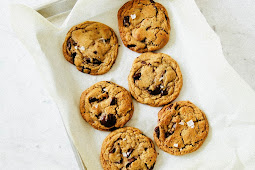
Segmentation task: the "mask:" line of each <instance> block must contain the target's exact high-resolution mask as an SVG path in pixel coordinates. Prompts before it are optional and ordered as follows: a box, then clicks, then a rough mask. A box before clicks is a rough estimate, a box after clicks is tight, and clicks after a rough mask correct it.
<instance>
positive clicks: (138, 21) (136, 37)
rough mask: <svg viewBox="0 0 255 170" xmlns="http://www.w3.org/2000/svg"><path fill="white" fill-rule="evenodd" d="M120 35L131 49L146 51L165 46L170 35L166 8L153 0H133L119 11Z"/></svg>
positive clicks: (140, 51)
mask: <svg viewBox="0 0 255 170" xmlns="http://www.w3.org/2000/svg"><path fill="white" fill-rule="evenodd" d="M118 25H119V31H120V37H121V39H122V41H123V43H124V45H125V46H126V47H128V48H129V49H131V50H133V51H136V52H139V53H144V52H148V51H155V50H158V49H161V48H163V47H164V46H165V45H166V44H167V42H168V40H169V36H170V20H169V17H168V14H167V11H166V9H165V8H164V6H162V5H161V4H159V3H157V2H154V1H153V0H133V1H128V2H127V3H125V4H124V5H123V6H122V7H121V8H120V9H119V11H118Z"/></svg>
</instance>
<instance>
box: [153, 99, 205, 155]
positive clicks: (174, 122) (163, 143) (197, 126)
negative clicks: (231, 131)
mask: <svg viewBox="0 0 255 170" xmlns="http://www.w3.org/2000/svg"><path fill="white" fill-rule="evenodd" d="M158 116H159V123H158V125H157V127H156V128H155V130H154V140H155V142H156V144H157V145H158V147H159V148H160V149H162V150H164V151H165V152H168V153H170V154H172V155H184V154H187V153H191V152H194V151H196V150H197V149H198V148H199V147H200V146H201V145H202V144H203V142H204V141H205V139H206V137H207V134H208V131H209V125H208V121H207V118H206V116H205V114H204V113H203V112H202V111H201V110H200V109H199V108H198V107H197V106H195V105H194V104H193V103H191V102H189V101H179V102H175V103H173V104H170V105H167V106H165V107H163V108H162V109H161V110H160V111H159V114H158Z"/></svg>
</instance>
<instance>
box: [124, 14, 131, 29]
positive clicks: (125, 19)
mask: <svg viewBox="0 0 255 170" xmlns="http://www.w3.org/2000/svg"><path fill="white" fill-rule="evenodd" d="M123 25H124V26H125V27H129V25H130V22H129V16H125V17H124V20H123Z"/></svg>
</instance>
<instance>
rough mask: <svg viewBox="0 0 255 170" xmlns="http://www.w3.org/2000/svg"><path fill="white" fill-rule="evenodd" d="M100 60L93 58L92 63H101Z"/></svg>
mask: <svg viewBox="0 0 255 170" xmlns="http://www.w3.org/2000/svg"><path fill="white" fill-rule="evenodd" d="M101 63H102V62H101V61H100V60H98V59H96V58H93V64H99V65H100V64H101Z"/></svg>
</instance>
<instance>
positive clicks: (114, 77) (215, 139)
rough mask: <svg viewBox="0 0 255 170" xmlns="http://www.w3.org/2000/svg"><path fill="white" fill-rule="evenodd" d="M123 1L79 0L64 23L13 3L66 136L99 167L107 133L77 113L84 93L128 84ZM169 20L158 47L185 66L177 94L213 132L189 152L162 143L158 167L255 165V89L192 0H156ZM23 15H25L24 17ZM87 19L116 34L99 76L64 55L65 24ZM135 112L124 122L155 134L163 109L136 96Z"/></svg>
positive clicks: (129, 54)
mask: <svg viewBox="0 0 255 170" xmlns="http://www.w3.org/2000/svg"><path fill="white" fill-rule="evenodd" d="M125 2H126V0H123V1H119V0H94V1H89V0H79V1H78V2H77V4H76V5H75V7H74V8H73V10H72V11H71V13H70V15H69V16H68V18H67V19H66V20H65V22H64V24H63V25H62V26H61V27H56V26H54V25H53V24H52V23H50V22H49V21H48V20H46V19H45V18H43V17H42V16H41V15H39V14H38V13H36V11H34V10H33V9H31V8H29V7H26V6H24V5H14V6H12V7H11V14H12V15H11V20H12V24H13V29H14V31H15V32H16V33H17V36H18V37H19V39H20V40H21V42H22V43H23V44H24V45H25V47H26V48H27V49H28V50H29V51H30V53H31V54H32V55H33V57H34V59H35V62H36V65H37V68H38V69H39V70H40V73H41V76H42V77H43V79H44V84H45V87H46V88H47V90H48V91H49V94H51V96H52V97H53V99H54V101H55V102H56V103H57V105H58V107H59V110H60V113H61V116H62V119H63V121H64V124H65V127H66V129H67V132H68V135H69V137H70V138H71V140H72V142H73V144H74V146H75V147H76V149H77V150H78V152H79V154H80V155H81V158H82V160H83V162H84V164H85V165H86V167H87V168H88V169H102V167H101V165H100V160H99V155H100V151H101V144H102V142H103V139H104V138H105V137H106V136H107V135H108V134H109V132H101V131H98V130H95V129H93V128H92V127H91V126H90V125H89V124H88V123H86V122H85V121H84V120H83V119H82V117H81V115H80V112H79V98H80V94H81V93H82V92H83V91H84V90H85V89H86V88H88V87H90V86H91V85H93V84H94V83H96V82H99V81H102V80H110V81H113V82H115V83H117V84H119V85H121V86H123V87H125V88H127V89H128V82H127V77H128V74H129V71H130V69H131V65H132V62H133V60H134V59H135V58H136V57H137V56H139V55H140V54H139V53H136V52H133V51H131V50H129V49H127V48H126V47H124V45H123V43H122V42H121V40H120V38H119V37H120V36H119V33H118V26H117V11H118V9H119V8H120V7H121V6H122V5H123V4H124V3H125ZM157 2H160V3H161V4H163V5H164V6H165V7H166V9H167V11H168V13H169V17H170V20H171V37H170V41H169V42H168V44H167V45H166V46H165V47H164V48H163V49H161V50H159V51H157V52H163V53H166V54H169V55H171V56H172V58H174V59H175V60H176V61H177V62H178V63H179V65H180V68H181V70H182V74H183V80H184V82H183V88H182V90H181V93H180V96H179V97H178V98H177V99H176V101H179V100H190V101H191V102H193V103H194V104H196V105H197V106H198V107H200V108H201V109H202V110H203V111H204V112H205V114H206V115H207V118H208V121H209V124H210V131H209V135H208V137H207V139H206V141H205V143H204V144H203V145H202V147H201V148H200V149H199V150H198V151H196V152H194V153H191V154H188V155H185V156H172V155H169V154H167V153H165V152H163V151H161V150H159V148H156V149H157V152H158V153H159V155H158V158H157V162H156V165H155V168H154V169H169V168H173V169H205V168H206V169H222V168H226V169H231V168H235V169H244V168H246V169H254V167H255V161H254V160H255V145H254V144H253V141H254V140H255V133H254V131H255V114H254V112H255V93H254V91H253V90H252V89H251V88H250V87H249V86H248V85H247V84H246V83H245V82H244V81H243V80H242V79H241V78H240V77H239V75H238V74H237V73H236V72H235V71H234V70H233V69H232V68H231V66H230V65H229V64H228V63H227V61H226V60H225V58H224V56H223V53H222V49H221V48H222V47H221V44H220V40H219V38H218V36H217V35H216V34H215V33H214V32H213V31H212V29H211V28H210V27H209V25H208V24H207V22H206V20H205V19H204V17H203V16H202V14H201V13H200V11H199V9H198V8H197V6H196V4H195V2H194V0H158V1H157ZM20 16H22V17H20ZM86 20H92V21H98V22H102V23H104V24H106V25H108V26H110V27H111V28H113V29H114V31H115V33H116V34H117V36H118V38H119V44H120V45H121V46H120V47H119V54H118V58H117V60H116V63H115V64H114V66H113V67H112V69H111V70H110V71H109V72H108V73H106V74H104V75H100V76H92V75H88V74H84V73H81V72H79V71H78V70H77V69H76V68H75V67H74V66H73V65H71V64H70V63H68V62H67V61H66V60H65V59H64V57H63V54H62V43H63V41H64V38H65V35H66V33H67V32H68V30H69V29H70V28H71V27H72V26H73V25H76V24H78V23H80V22H84V21H86ZM133 102H134V108H135V111H134V115H133V118H132V119H131V120H130V121H129V122H128V123H127V124H126V126H134V127H137V128H139V129H141V130H142V131H143V132H144V134H146V135H147V136H148V137H150V138H152V139H153V129H154V127H155V126H156V125H157V112H158V111H159V110H160V109H161V108H160V107H159V108H155V107H150V106H147V105H143V104H139V103H137V102H136V101H134V100H133Z"/></svg>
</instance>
